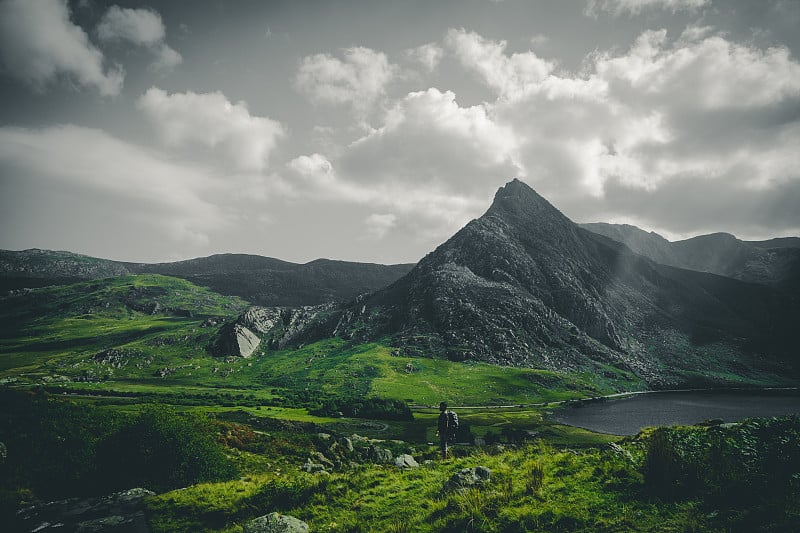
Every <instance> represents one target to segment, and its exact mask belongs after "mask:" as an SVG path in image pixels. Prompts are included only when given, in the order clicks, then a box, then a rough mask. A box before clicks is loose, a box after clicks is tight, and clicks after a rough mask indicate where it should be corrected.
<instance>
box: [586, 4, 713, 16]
mask: <svg viewBox="0 0 800 533" xmlns="http://www.w3.org/2000/svg"><path fill="white" fill-rule="evenodd" d="M708 5H711V0H588V1H587V3H586V8H585V9H584V11H583V12H584V14H585V15H587V16H591V17H597V16H598V15H599V14H600V13H609V14H611V15H613V16H616V17H618V16H620V15H623V14H628V15H638V14H640V13H641V12H642V11H645V10H656V9H660V10H664V11H671V12H672V13H677V12H678V11H689V12H696V11H698V10H699V9H701V8H703V7H706V6H708Z"/></svg>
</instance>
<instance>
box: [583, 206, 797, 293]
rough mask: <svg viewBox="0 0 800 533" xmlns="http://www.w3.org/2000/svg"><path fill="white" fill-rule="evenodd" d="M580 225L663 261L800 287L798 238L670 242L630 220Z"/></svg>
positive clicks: (721, 235) (718, 236)
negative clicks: (623, 222)
mask: <svg viewBox="0 0 800 533" xmlns="http://www.w3.org/2000/svg"><path fill="white" fill-rule="evenodd" d="M581 227H583V228H584V229H587V230H589V231H592V232H594V233H597V234H600V235H603V236H606V237H608V238H610V239H613V240H615V241H617V242H621V243H623V244H625V245H626V246H628V247H629V248H630V249H631V250H633V251H634V252H635V253H638V254H640V255H643V256H645V257H648V258H649V259H652V260H653V261H655V262H657V263H661V264H664V265H669V266H674V267H678V268H684V269H688V270H696V271H700V272H710V273H713V274H719V275H722V276H727V277H730V278H734V279H738V280H741V281H748V282H753V283H760V284H765V285H771V286H774V287H778V288H782V289H788V290H792V291H797V290H800V282H798V279H800V238H798V237H778V238H775V239H768V240H764V241H743V240H740V239H738V238H737V237H736V236H734V235H732V234H730V233H725V232H718V233H711V234H707V235H698V236H696V237H692V238H689V239H684V240H681V241H674V242H671V241H668V240H667V239H665V238H664V237H662V236H661V235H659V234H658V233H655V232H649V233H648V232H646V231H645V230H642V229H640V228H637V227H636V226H632V225H629V224H607V223H604V222H594V223H589V224H581Z"/></svg>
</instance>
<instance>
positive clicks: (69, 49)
mask: <svg viewBox="0 0 800 533" xmlns="http://www.w3.org/2000/svg"><path fill="white" fill-rule="evenodd" d="M0 54H1V55H2V59H3V63H4V65H5V69H6V72H7V73H8V74H9V75H11V76H13V77H16V78H18V79H20V80H22V81H23V82H25V83H27V84H29V85H31V86H32V87H34V88H35V89H36V90H40V91H41V90H44V89H45V88H46V87H47V86H48V85H49V84H50V83H52V82H53V81H54V80H56V79H58V78H62V77H63V78H66V79H67V80H69V81H71V82H73V83H75V84H77V85H82V86H85V87H92V88H94V89H96V90H97V91H98V92H100V94H102V95H103V96H113V95H117V94H119V92H120V90H121V89H122V83H123V79H124V77H125V75H124V72H123V70H122V69H121V68H120V67H115V68H113V69H107V70H106V69H104V68H103V61H104V58H103V54H102V52H101V51H100V50H98V49H97V48H96V47H95V46H94V45H93V44H92V43H91V42H90V41H89V37H88V36H87V35H86V32H84V31H83V29H81V28H80V26H77V25H76V24H74V23H73V22H72V21H71V20H70V12H69V8H68V7H67V3H66V2H65V1H62V0H40V1H35V2H34V1H28V0H5V1H3V2H2V3H0Z"/></svg>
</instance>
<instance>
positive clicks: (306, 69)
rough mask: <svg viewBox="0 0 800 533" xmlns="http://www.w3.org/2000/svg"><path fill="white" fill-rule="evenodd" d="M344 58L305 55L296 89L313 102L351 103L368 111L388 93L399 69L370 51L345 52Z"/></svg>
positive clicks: (373, 51) (364, 49) (366, 49)
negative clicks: (388, 88)
mask: <svg viewBox="0 0 800 533" xmlns="http://www.w3.org/2000/svg"><path fill="white" fill-rule="evenodd" d="M342 56H343V59H339V58H336V57H333V56H332V55H330V54H315V55H311V56H306V57H304V58H303V59H302V61H301V62H300V66H299V67H298V70H297V75H296V77H295V85H296V87H297V88H298V89H299V90H300V91H301V92H303V93H305V94H306V95H307V96H308V97H309V98H310V99H311V100H312V101H313V102H321V103H328V104H350V105H352V106H353V107H354V108H355V109H357V110H360V111H365V110H367V109H369V107H370V106H371V105H372V104H373V103H374V102H375V101H376V100H378V99H379V98H380V97H382V96H383V95H384V94H385V91H386V85H387V84H388V83H389V82H390V81H392V79H394V77H395V75H396V73H397V67H396V66H395V65H393V64H391V63H389V60H388V58H387V57H386V54H384V53H383V52H376V51H375V50H372V49H370V48H364V47H360V46H358V47H353V48H345V49H344V50H342Z"/></svg>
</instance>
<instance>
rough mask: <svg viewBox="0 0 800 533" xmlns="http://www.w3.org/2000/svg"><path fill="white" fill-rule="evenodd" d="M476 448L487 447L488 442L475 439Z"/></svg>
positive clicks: (478, 438)
mask: <svg viewBox="0 0 800 533" xmlns="http://www.w3.org/2000/svg"><path fill="white" fill-rule="evenodd" d="M474 442H475V446H486V440H485V439H482V438H480V437H475V440H474Z"/></svg>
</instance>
